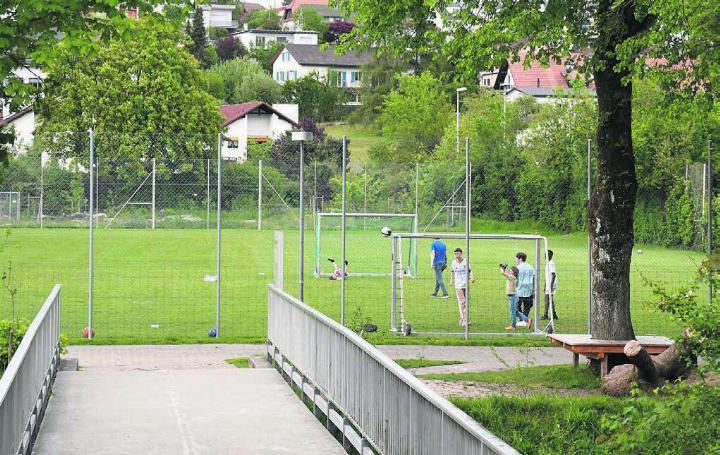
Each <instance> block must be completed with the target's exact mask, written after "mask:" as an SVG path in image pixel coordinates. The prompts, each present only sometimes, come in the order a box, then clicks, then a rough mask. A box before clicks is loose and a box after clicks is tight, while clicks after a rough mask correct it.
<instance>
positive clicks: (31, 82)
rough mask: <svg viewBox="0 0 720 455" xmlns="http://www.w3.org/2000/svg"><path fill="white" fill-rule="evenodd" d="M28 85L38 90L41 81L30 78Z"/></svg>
mask: <svg viewBox="0 0 720 455" xmlns="http://www.w3.org/2000/svg"><path fill="white" fill-rule="evenodd" d="M28 84H30V85H33V86H35V87H36V88H39V87H40V85H41V84H42V80H40V79H39V78H37V77H31V78H29V79H28Z"/></svg>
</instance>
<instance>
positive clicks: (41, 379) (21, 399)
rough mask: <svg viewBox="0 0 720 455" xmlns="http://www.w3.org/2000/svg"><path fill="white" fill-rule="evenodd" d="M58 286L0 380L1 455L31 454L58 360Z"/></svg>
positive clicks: (29, 329) (29, 328)
mask: <svg viewBox="0 0 720 455" xmlns="http://www.w3.org/2000/svg"><path fill="white" fill-rule="evenodd" d="M59 341H60V285H59V284H57V285H55V287H54V288H53V290H52V292H51V293H50V295H49V296H48V298H47V300H45V304H44V305H43V306H42V308H41V309H40V312H39V313H38V314H37V316H36V317H35V319H34V320H33V321H32V323H31V324H30V327H28V329H27V332H25V336H24V337H23V339H22V342H21V343H20V346H18V349H17V351H16V352H15V354H14V355H13V357H12V359H11V360H10V363H9V364H8V367H7V369H6V370H5V373H4V374H3V375H2V377H1V378H0V454H3V455H5V454H8V455H15V454H22V455H25V454H27V453H29V452H30V449H31V445H32V438H33V436H34V434H36V432H37V429H38V424H39V421H40V419H41V418H42V417H41V416H42V412H43V410H44V406H45V404H46V403H47V398H48V396H49V393H48V392H49V391H50V387H51V386H52V381H53V379H54V378H55V373H56V372H57V367H58V362H59V360H60V348H59Z"/></svg>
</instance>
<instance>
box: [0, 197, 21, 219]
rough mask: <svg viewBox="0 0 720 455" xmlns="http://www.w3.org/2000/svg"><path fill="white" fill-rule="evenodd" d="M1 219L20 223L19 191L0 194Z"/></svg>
mask: <svg viewBox="0 0 720 455" xmlns="http://www.w3.org/2000/svg"><path fill="white" fill-rule="evenodd" d="M0 219H2V220H5V221H20V193H19V192H17V191H3V192H0Z"/></svg>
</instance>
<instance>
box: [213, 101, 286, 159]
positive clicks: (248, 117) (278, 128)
mask: <svg viewBox="0 0 720 455" xmlns="http://www.w3.org/2000/svg"><path fill="white" fill-rule="evenodd" d="M220 113H221V114H222V115H223V117H224V118H225V121H224V122H223V124H222V126H223V128H225V141H224V142H223V146H222V157H223V159H225V160H228V161H239V162H243V161H245V160H247V145H248V142H266V141H269V140H272V139H275V138H277V137H279V136H281V135H283V134H284V133H285V132H286V131H289V130H291V129H293V128H297V126H298V124H297V122H298V117H299V113H298V105H297V104H273V105H272V106H270V105H268V104H266V103H263V102H261V101H254V102H252V103H242V104H223V105H222V106H220Z"/></svg>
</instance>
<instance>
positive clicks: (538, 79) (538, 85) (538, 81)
mask: <svg viewBox="0 0 720 455" xmlns="http://www.w3.org/2000/svg"><path fill="white" fill-rule="evenodd" d="M537 88H540V78H537Z"/></svg>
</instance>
